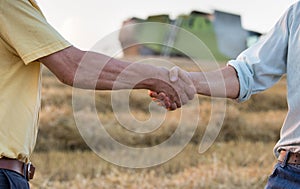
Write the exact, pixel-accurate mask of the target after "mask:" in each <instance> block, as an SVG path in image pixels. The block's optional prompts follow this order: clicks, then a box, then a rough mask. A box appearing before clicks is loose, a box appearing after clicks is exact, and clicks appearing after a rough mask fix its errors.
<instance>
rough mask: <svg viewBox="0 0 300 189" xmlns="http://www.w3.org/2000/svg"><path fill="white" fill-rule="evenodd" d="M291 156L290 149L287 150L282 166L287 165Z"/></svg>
mask: <svg viewBox="0 0 300 189" xmlns="http://www.w3.org/2000/svg"><path fill="white" fill-rule="evenodd" d="M289 157H290V151H289V150H288V151H286V154H285V157H284V160H283V161H282V163H281V165H280V166H281V167H282V168H283V167H285V166H286V165H287V164H288V161H289Z"/></svg>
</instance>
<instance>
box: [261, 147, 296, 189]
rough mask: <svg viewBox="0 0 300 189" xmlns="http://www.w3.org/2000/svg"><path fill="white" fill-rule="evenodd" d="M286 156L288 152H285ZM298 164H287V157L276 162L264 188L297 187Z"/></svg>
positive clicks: (291, 188) (284, 188)
mask: <svg viewBox="0 0 300 189" xmlns="http://www.w3.org/2000/svg"><path fill="white" fill-rule="evenodd" d="M287 156H288V153H287ZM299 188H300V165H294V164H288V163H287V158H285V160H284V161H283V162H280V163H277V164H276V165H275V167H274V170H273V173H272V174H271V175H270V177H269V180H268V183H267V185H266V187H265V189H299Z"/></svg>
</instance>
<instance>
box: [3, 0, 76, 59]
mask: <svg viewBox="0 0 300 189" xmlns="http://www.w3.org/2000/svg"><path fill="white" fill-rule="evenodd" d="M0 7H1V8H0V37H1V38H2V39H3V40H4V41H5V42H6V43H7V45H8V46H9V47H10V48H8V49H10V50H11V51H14V52H12V53H16V54H17V55H18V56H20V57H21V59H22V60H23V62H24V63H25V64H29V63H31V62H33V61H35V60H37V59H39V58H41V57H44V56H47V55H50V54H52V53H55V52H57V51H60V50H63V49H64V48H67V47H69V46H71V44H70V43H69V42H68V41H67V40H65V39H64V38H63V37H62V36H61V35H60V34H59V33H58V32H57V31H56V30H55V29H54V28H53V27H52V26H51V25H50V24H49V23H48V22H47V21H46V19H45V17H44V16H43V14H42V13H41V12H40V10H39V9H37V8H36V7H34V6H33V4H32V2H30V1H28V0H14V1H12V0H1V1H0Z"/></svg>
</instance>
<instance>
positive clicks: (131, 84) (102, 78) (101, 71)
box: [74, 52, 167, 90]
mask: <svg viewBox="0 0 300 189" xmlns="http://www.w3.org/2000/svg"><path fill="white" fill-rule="evenodd" d="M163 72H164V69H162V68H158V67H154V66H152V65H147V64H142V63H129V62H125V61H121V60H118V59H114V58H110V57H107V56H105V55H103V54H99V53H92V52H88V53H86V56H85V57H84V59H83V60H82V61H81V64H80V65H79V67H78V70H77V74H76V77H75V83H74V84H75V87H81V88H94V89H97V90H118V89H132V88H133V89H150V90H154V85H155V82H157V80H158V79H159V78H161V75H162V73H163ZM165 75H167V72H166V73H165Z"/></svg>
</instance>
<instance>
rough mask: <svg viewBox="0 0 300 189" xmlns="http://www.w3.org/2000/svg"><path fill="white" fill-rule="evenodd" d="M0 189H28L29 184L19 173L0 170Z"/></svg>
mask: <svg viewBox="0 0 300 189" xmlns="http://www.w3.org/2000/svg"><path fill="white" fill-rule="evenodd" d="M0 189H29V184H28V181H27V180H26V178H25V177H24V176H22V175H20V174H19V173H16V172H14V171H9V170H5V169H0Z"/></svg>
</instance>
